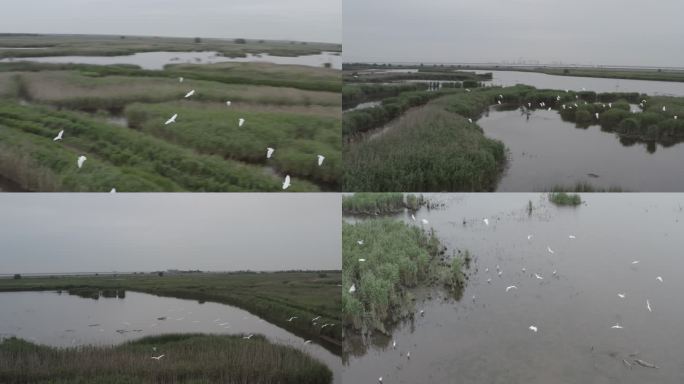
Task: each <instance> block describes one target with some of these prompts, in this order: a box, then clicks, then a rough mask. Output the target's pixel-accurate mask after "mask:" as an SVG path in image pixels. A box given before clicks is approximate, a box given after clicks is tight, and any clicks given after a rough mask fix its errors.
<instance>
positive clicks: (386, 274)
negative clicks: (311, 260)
mask: <svg viewBox="0 0 684 384" xmlns="http://www.w3.org/2000/svg"><path fill="white" fill-rule="evenodd" d="M359 240H362V241H363V244H362V245H359V244H358V241H359ZM442 253H443V246H442V245H441V243H440V241H439V240H438V239H437V238H436V237H435V235H434V233H432V232H425V231H424V230H422V229H421V228H419V227H416V226H411V225H408V224H405V223H403V222H401V221H397V220H392V219H371V220H365V221H360V222H357V223H355V224H349V223H343V227H342V270H343V275H342V285H343V291H342V316H343V321H344V324H345V327H348V328H350V329H352V330H354V331H361V332H362V333H366V332H373V331H380V332H385V333H386V332H387V327H388V326H389V325H391V324H393V323H394V322H396V321H398V320H399V319H400V318H402V317H405V316H407V315H409V313H411V310H412V308H411V298H412V295H411V293H410V292H409V289H410V288H414V287H417V286H420V285H431V284H437V283H441V284H444V285H445V286H447V287H453V286H452V284H454V283H455V280H454V278H455V277H456V276H458V278H460V276H461V274H462V272H463V271H462V269H461V266H462V265H463V264H462V263H461V261H449V262H443V261H442V260H440V255H441V254H442ZM359 259H365V260H366V261H364V262H360V261H359ZM453 259H456V257H455V256H454V257H453ZM453 259H452V260H453ZM352 285H354V287H355V288H356V291H355V292H354V293H350V292H349V289H350V287H351V286H352Z"/></svg>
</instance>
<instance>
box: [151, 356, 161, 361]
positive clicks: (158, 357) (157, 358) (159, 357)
mask: <svg viewBox="0 0 684 384" xmlns="http://www.w3.org/2000/svg"><path fill="white" fill-rule="evenodd" d="M162 357H164V355H159V356H152V358H153V359H155V360H157V361H159V360H161V358H162Z"/></svg>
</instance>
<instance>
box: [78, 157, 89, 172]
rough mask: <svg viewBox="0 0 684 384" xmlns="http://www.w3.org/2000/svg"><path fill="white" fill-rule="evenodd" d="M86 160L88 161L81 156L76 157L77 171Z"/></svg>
mask: <svg viewBox="0 0 684 384" xmlns="http://www.w3.org/2000/svg"><path fill="white" fill-rule="evenodd" d="M86 160H88V158H87V157H85V156H83V155H81V156H79V157H78V160H76V165H78V168H79V169H80V168H82V167H83V163H85V161H86Z"/></svg>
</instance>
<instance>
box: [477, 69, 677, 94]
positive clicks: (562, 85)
mask: <svg viewBox="0 0 684 384" xmlns="http://www.w3.org/2000/svg"><path fill="white" fill-rule="evenodd" d="M477 72H478V73H484V72H491V73H492V76H493V77H492V80H491V81H485V82H484V83H485V84H488V85H501V86H513V85H516V84H527V85H531V86H533V87H536V88H540V89H560V90H565V89H568V90H572V91H581V90H582V88H586V89H587V90H588V91H595V92H640V93H646V94H649V95H669V96H684V82H676V81H651V80H626V79H607V78H596V77H576V76H558V75H547V74H545V73H538V72H518V71H477Z"/></svg>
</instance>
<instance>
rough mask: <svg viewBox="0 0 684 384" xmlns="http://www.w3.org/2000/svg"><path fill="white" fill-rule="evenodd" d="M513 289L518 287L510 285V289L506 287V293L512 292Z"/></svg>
mask: <svg viewBox="0 0 684 384" xmlns="http://www.w3.org/2000/svg"><path fill="white" fill-rule="evenodd" d="M511 289H518V287H516V286H515V285H509V286H508V287H506V292H508V291H510V290H511Z"/></svg>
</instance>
